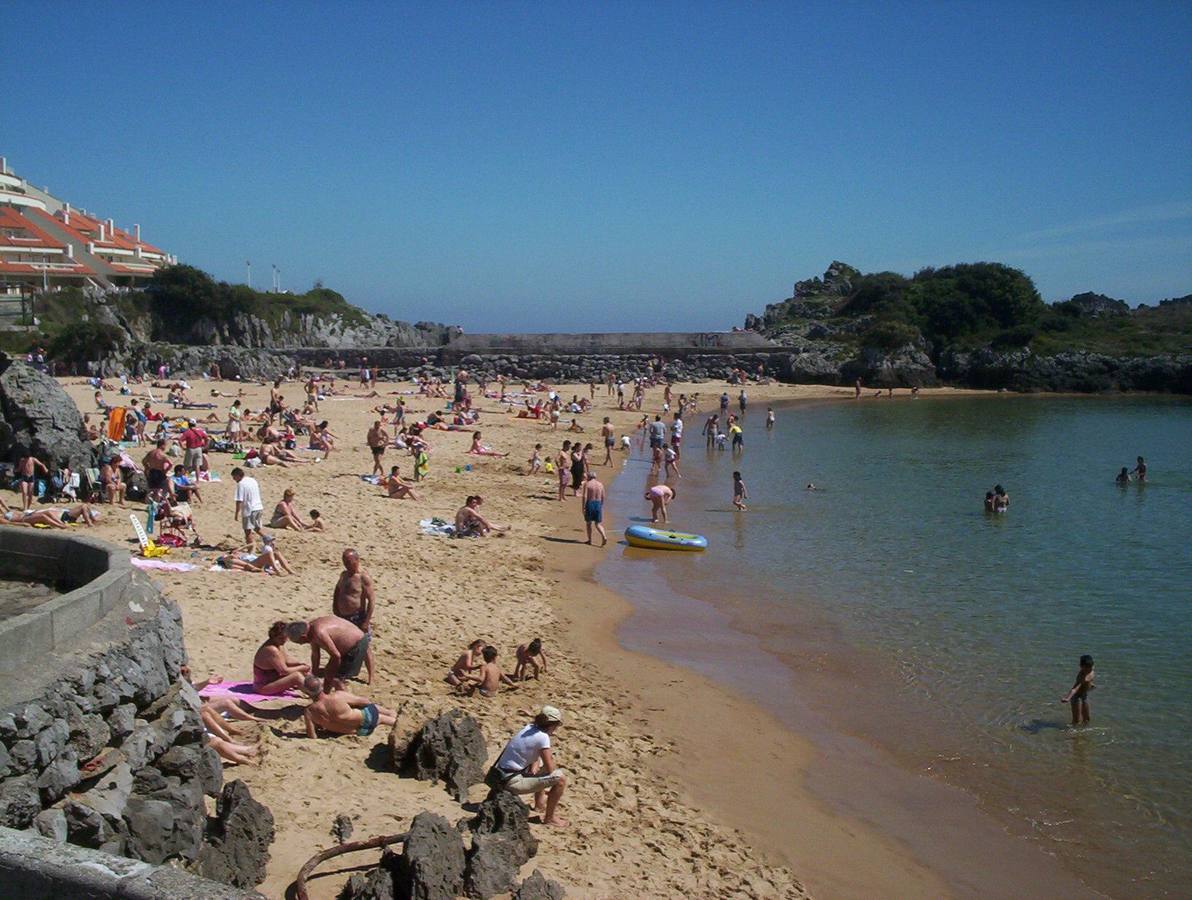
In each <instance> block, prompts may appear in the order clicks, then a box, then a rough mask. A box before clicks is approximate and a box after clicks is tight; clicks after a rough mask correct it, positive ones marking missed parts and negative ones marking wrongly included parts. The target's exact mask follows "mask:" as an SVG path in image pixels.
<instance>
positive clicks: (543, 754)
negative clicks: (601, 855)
mask: <svg viewBox="0 0 1192 900" xmlns="http://www.w3.org/2000/svg"><path fill="white" fill-rule="evenodd" d="M562 724H563V713H561V712H560V711H559V710H558V709H556V708H555V707H553V706H544V707H542V709H541V710H539V712H538V714H537V715H536V716H534V721H533V722H531V723H530V724H529V725H527V726H525V727H524V728H523V729H521V731H519V732H518V733H517V734H515V735H514V736H513V737H512V738H510V739H509V742H508V743H507V744H506V745H505V748H504V749H503V750H502V751H501V755H500V756H499V757H497V761H496V762H495V763H494V764H493V767H492V768H491V769H489V772H488V775H486V776H485V779H484V781H485V783H486V784H487V785H488V786H489V787H491V788H495V789H496V790H503V791H509V793H511V794H533V795H534V810H535V812H537V813H539V815H541V816H542V824H543V825H550V826H552V827H554V828H566V827H567V821H566V820H565V819H561V818H559V816H558V809H559V801H560V800H562V799H563V791H564V790H565V789H566V787H567V773H566V772H565V771H564V770H563V769H560V768H559V767H558V766H557V765H556V763H555V757H554V753H553V752H552V750H551V738H552V737H553V736H554V734H555V732H557V731H558V730H559V727H560V726H561V725H562Z"/></svg>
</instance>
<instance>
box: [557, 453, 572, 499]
mask: <svg viewBox="0 0 1192 900" xmlns="http://www.w3.org/2000/svg"><path fill="white" fill-rule="evenodd" d="M570 467H571V441H563V449H561V450H560V451H559V452H558V453H557V454H555V472H556V473H557V474H558V476H559V499H560V500H562V499H563V497H564V495H565V492H566V490H567V485H568V484H570Z"/></svg>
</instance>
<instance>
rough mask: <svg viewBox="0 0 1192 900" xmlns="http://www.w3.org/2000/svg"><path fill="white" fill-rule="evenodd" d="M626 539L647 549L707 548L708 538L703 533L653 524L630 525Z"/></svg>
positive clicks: (631, 545)
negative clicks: (670, 529) (690, 532)
mask: <svg viewBox="0 0 1192 900" xmlns="http://www.w3.org/2000/svg"><path fill="white" fill-rule="evenodd" d="M625 540H626V542H627V543H628V544H629V546H630V547H641V548H643V549H646V550H688V551H696V550H707V549H708V539H707V538H706V537H704V536H703V535H702V534H684V533H683V532H681V531H668V530H666V529H664V528H654V527H653V526H651V525H630V526H629V527H628V528H626V529H625Z"/></svg>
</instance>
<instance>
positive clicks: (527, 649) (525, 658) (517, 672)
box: [513, 638, 546, 681]
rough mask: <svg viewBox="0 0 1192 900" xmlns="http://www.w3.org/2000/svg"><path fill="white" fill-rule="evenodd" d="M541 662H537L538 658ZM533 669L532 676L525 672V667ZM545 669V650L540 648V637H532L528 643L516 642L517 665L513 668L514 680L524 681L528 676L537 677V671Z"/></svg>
mask: <svg viewBox="0 0 1192 900" xmlns="http://www.w3.org/2000/svg"><path fill="white" fill-rule="evenodd" d="M539 659H541V660H542V664H541V665H539V664H538V660H539ZM527 668H530V669H533V670H534V674H533V676H529V675H527V674H526V669H527ZM545 671H546V651H545V650H543V649H542V638H534V640H532V641H530V643H529V644H518V646H517V666H516V667H515V668H514V669H513V680H514V681H525V680H526V679H527V678H529V677H533V678H535V679H537V678H538V673H539V672H545Z"/></svg>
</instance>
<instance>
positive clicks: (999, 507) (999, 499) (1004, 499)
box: [993, 484, 1010, 513]
mask: <svg viewBox="0 0 1192 900" xmlns="http://www.w3.org/2000/svg"><path fill="white" fill-rule="evenodd" d="M1009 508H1010V495H1009V494H1007V493H1006V489H1005V488H1004V487H1002V486H1001V485H1000V484H995V485H994V486H993V511H994V512H999V513H1004V512H1006V510H1008V509H1009Z"/></svg>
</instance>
